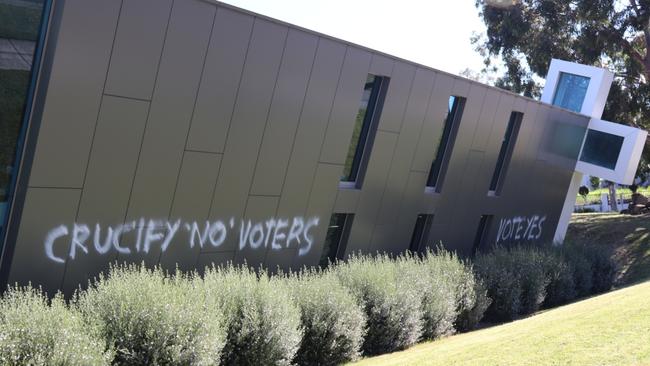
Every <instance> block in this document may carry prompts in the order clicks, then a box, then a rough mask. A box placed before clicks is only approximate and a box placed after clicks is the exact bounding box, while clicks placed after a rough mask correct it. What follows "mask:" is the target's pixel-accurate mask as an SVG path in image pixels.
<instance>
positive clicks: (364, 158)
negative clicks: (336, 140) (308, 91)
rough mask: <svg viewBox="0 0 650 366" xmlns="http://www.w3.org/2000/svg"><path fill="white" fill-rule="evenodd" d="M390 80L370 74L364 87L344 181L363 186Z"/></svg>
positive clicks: (344, 170) (344, 169) (342, 177)
mask: <svg viewBox="0 0 650 366" xmlns="http://www.w3.org/2000/svg"><path fill="white" fill-rule="evenodd" d="M388 81H389V79H388V78H387V77H382V76H375V75H371V74H368V79H367V80H366V84H365V87H364V88H363V94H362V96H361V103H360V105H359V112H357V117H356V120H355V122H354V130H353V132H352V139H351V140H350V147H349V148H348V154H347V157H346V159H345V167H344V168H343V175H342V176H341V181H342V182H355V183H356V184H355V187H356V188H360V187H361V183H362V180H363V172H364V170H365V166H366V165H367V164H368V158H369V155H370V150H371V149H372V144H373V142H374V140H375V134H376V133H377V123H378V121H379V116H380V115H381V109H382V107H383V104H384V99H385V97H386V90H387V88H388Z"/></svg>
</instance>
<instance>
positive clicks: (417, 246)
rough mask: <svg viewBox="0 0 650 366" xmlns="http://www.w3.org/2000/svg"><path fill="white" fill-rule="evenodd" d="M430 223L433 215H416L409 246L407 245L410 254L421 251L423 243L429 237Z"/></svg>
mask: <svg viewBox="0 0 650 366" xmlns="http://www.w3.org/2000/svg"><path fill="white" fill-rule="evenodd" d="M432 222H433V215H425V214H420V215H418V218H417V220H416V221H415V227H414V228H413V235H411V244H410V245H409V250H410V251H411V252H413V253H418V252H420V250H422V249H423V248H422V245H423V244H425V241H426V240H427V238H428V237H429V231H430V230H431V223H432Z"/></svg>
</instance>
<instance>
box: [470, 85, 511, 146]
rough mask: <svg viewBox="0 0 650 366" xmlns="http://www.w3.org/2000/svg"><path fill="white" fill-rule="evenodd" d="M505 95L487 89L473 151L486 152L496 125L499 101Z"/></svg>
mask: <svg viewBox="0 0 650 366" xmlns="http://www.w3.org/2000/svg"><path fill="white" fill-rule="evenodd" d="M505 95H506V94H505V93H503V92H500V91H498V90H494V89H486V91H485V98H484V99H483V107H482V108H481V115H480V117H479V121H478V125H477V126H476V132H475V133H474V141H473V142H472V148H473V149H476V150H480V151H485V149H486V146H487V144H488V139H489V138H490V132H491V131H492V126H493V125H494V117H495V115H496V113H497V106H498V105H499V99H500V98H501V96H505Z"/></svg>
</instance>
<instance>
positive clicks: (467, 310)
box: [455, 276, 492, 332]
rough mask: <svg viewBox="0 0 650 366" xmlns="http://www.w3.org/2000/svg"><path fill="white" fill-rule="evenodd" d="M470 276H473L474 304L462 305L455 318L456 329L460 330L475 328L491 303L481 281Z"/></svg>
mask: <svg viewBox="0 0 650 366" xmlns="http://www.w3.org/2000/svg"><path fill="white" fill-rule="evenodd" d="M472 278H474V282H473V286H472V292H473V296H474V305H473V306H471V307H462V308H461V310H460V312H459V314H458V317H457V318H456V323H455V327H456V330H458V331H461V332H465V331H469V330H472V329H475V328H476V326H477V325H478V323H479V322H480V321H481V319H483V316H484V315H485V311H486V310H487V309H488V307H490V304H491V303H492V299H490V298H489V297H488V294H487V289H486V287H485V285H484V284H483V282H482V281H481V280H479V279H477V278H475V277H474V276H472Z"/></svg>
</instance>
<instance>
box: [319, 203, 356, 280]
mask: <svg viewBox="0 0 650 366" xmlns="http://www.w3.org/2000/svg"><path fill="white" fill-rule="evenodd" d="M353 219H354V214H345V213H333V214H332V217H331V218H330V224H329V226H328V227H327V235H326V236H325V244H324V245H323V252H322V254H321V258H320V263H319V265H320V266H321V267H326V266H327V265H328V264H329V263H330V262H334V261H336V260H340V259H343V257H344V256H345V250H346V247H347V241H348V235H349V234H350V227H351V226H352V220H353Z"/></svg>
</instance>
